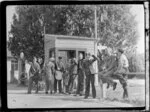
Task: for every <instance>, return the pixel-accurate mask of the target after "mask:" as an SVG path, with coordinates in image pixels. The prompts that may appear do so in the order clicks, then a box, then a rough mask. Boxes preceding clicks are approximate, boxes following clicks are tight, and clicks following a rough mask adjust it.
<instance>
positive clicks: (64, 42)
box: [44, 34, 98, 85]
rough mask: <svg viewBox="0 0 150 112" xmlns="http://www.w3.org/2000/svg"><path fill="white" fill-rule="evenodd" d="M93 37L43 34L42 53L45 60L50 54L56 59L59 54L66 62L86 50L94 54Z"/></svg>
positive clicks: (95, 64)
mask: <svg viewBox="0 0 150 112" xmlns="http://www.w3.org/2000/svg"><path fill="white" fill-rule="evenodd" d="M94 40H95V39H94V38H87V37H77V36H64V35H49V34H45V36H44V53H45V62H47V61H48V59H49V58H50V57H51V56H52V54H54V55H55V59H56V60H57V59H58V57H59V56H61V57H62V60H63V63H64V64H66V63H67V61H68V60H69V59H71V58H76V59H78V55H79V53H83V55H84V56H85V53H86V52H90V53H91V54H94V53H95V52H94V51H95V48H94V47H95V43H94ZM94 66H95V70H96V71H97V63H96V62H95V63H94ZM95 78H96V81H95V82H96V85H97V84H98V78H97V76H96V77H95Z"/></svg>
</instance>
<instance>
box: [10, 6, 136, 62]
mask: <svg viewBox="0 0 150 112" xmlns="http://www.w3.org/2000/svg"><path fill="white" fill-rule="evenodd" d="M96 7H97V23H98V38H99V43H101V44H102V45H106V46H108V47H125V46H127V48H128V47H129V46H133V45H135V44H136V40H137V38H138V33H137V30H136V25H137V23H136V21H135V16H134V15H132V14H131V13H130V8H131V7H130V6H129V5H97V6H96ZM44 26H45V28H46V33H48V34H57V35H58V34H61V35H75V36H84V37H87V38H92V37H94V5H29V6H28V5H24V6H17V7H16V15H14V16H13V23H12V25H11V31H10V34H11V35H12V37H11V38H9V42H8V47H9V49H10V50H11V51H12V54H13V55H14V56H16V57H18V56H19V53H20V52H21V51H23V52H24V54H25V56H26V57H27V59H28V60H29V59H31V58H32V57H33V56H34V55H35V56H40V57H44V41H43V38H41V35H42V34H43V29H44Z"/></svg>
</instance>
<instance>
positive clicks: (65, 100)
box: [8, 80, 145, 108]
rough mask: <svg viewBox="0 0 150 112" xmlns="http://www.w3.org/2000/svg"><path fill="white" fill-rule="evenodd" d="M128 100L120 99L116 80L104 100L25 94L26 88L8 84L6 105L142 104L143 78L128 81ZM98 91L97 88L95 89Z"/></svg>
mask: <svg viewBox="0 0 150 112" xmlns="http://www.w3.org/2000/svg"><path fill="white" fill-rule="evenodd" d="M128 84H129V93H130V94H129V100H127V101H124V100H122V88H121V85H120V83H119V82H118V85H117V88H116V90H115V91H113V90H112V88H109V89H107V91H106V96H107V98H106V99H105V100H100V99H99V96H98V95H97V98H96V99H92V98H91V97H89V99H83V96H77V97H75V96H72V95H64V94H61V95H60V94H55V95H50V94H48V95H45V94H44V91H40V93H39V94H35V93H34V92H33V94H26V92H27V91H26V88H17V87H15V88H16V89H14V88H13V89H12V87H9V86H10V85H9V86H8V88H9V89H8V107H9V108H103V107H108V108H109V107H134V106H138V107H140V106H144V105H145V104H144V101H145V85H144V84H145V82H144V80H134V81H130V80H129V81H128ZM97 93H99V89H97Z"/></svg>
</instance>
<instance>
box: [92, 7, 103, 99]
mask: <svg viewBox="0 0 150 112" xmlns="http://www.w3.org/2000/svg"><path fill="white" fill-rule="evenodd" d="M94 12H95V13H94V15H95V45H94V53H95V56H97V50H98V49H97V7H96V5H95V7H94ZM96 72H97V73H98V62H96ZM96 83H97V85H98V87H99V88H100V95H99V96H100V99H103V97H104V96H105V93H104V92H105V90H104V88H103V83H102V80H101V79H100V80H99V81H98V74H96Z"/></svg>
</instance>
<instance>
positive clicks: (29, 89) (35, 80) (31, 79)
mask: <svg viewBox="0 0 150 112" xmlns="http://www.w3.org/2000/svg"><path fill="white" fill-rule="evenodd" d="M33 82H35V86H36V93H38V80H37V79H35V78H34V77H30V78H29V83H28V93H31V91H32V87H33Z"/></svg>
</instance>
